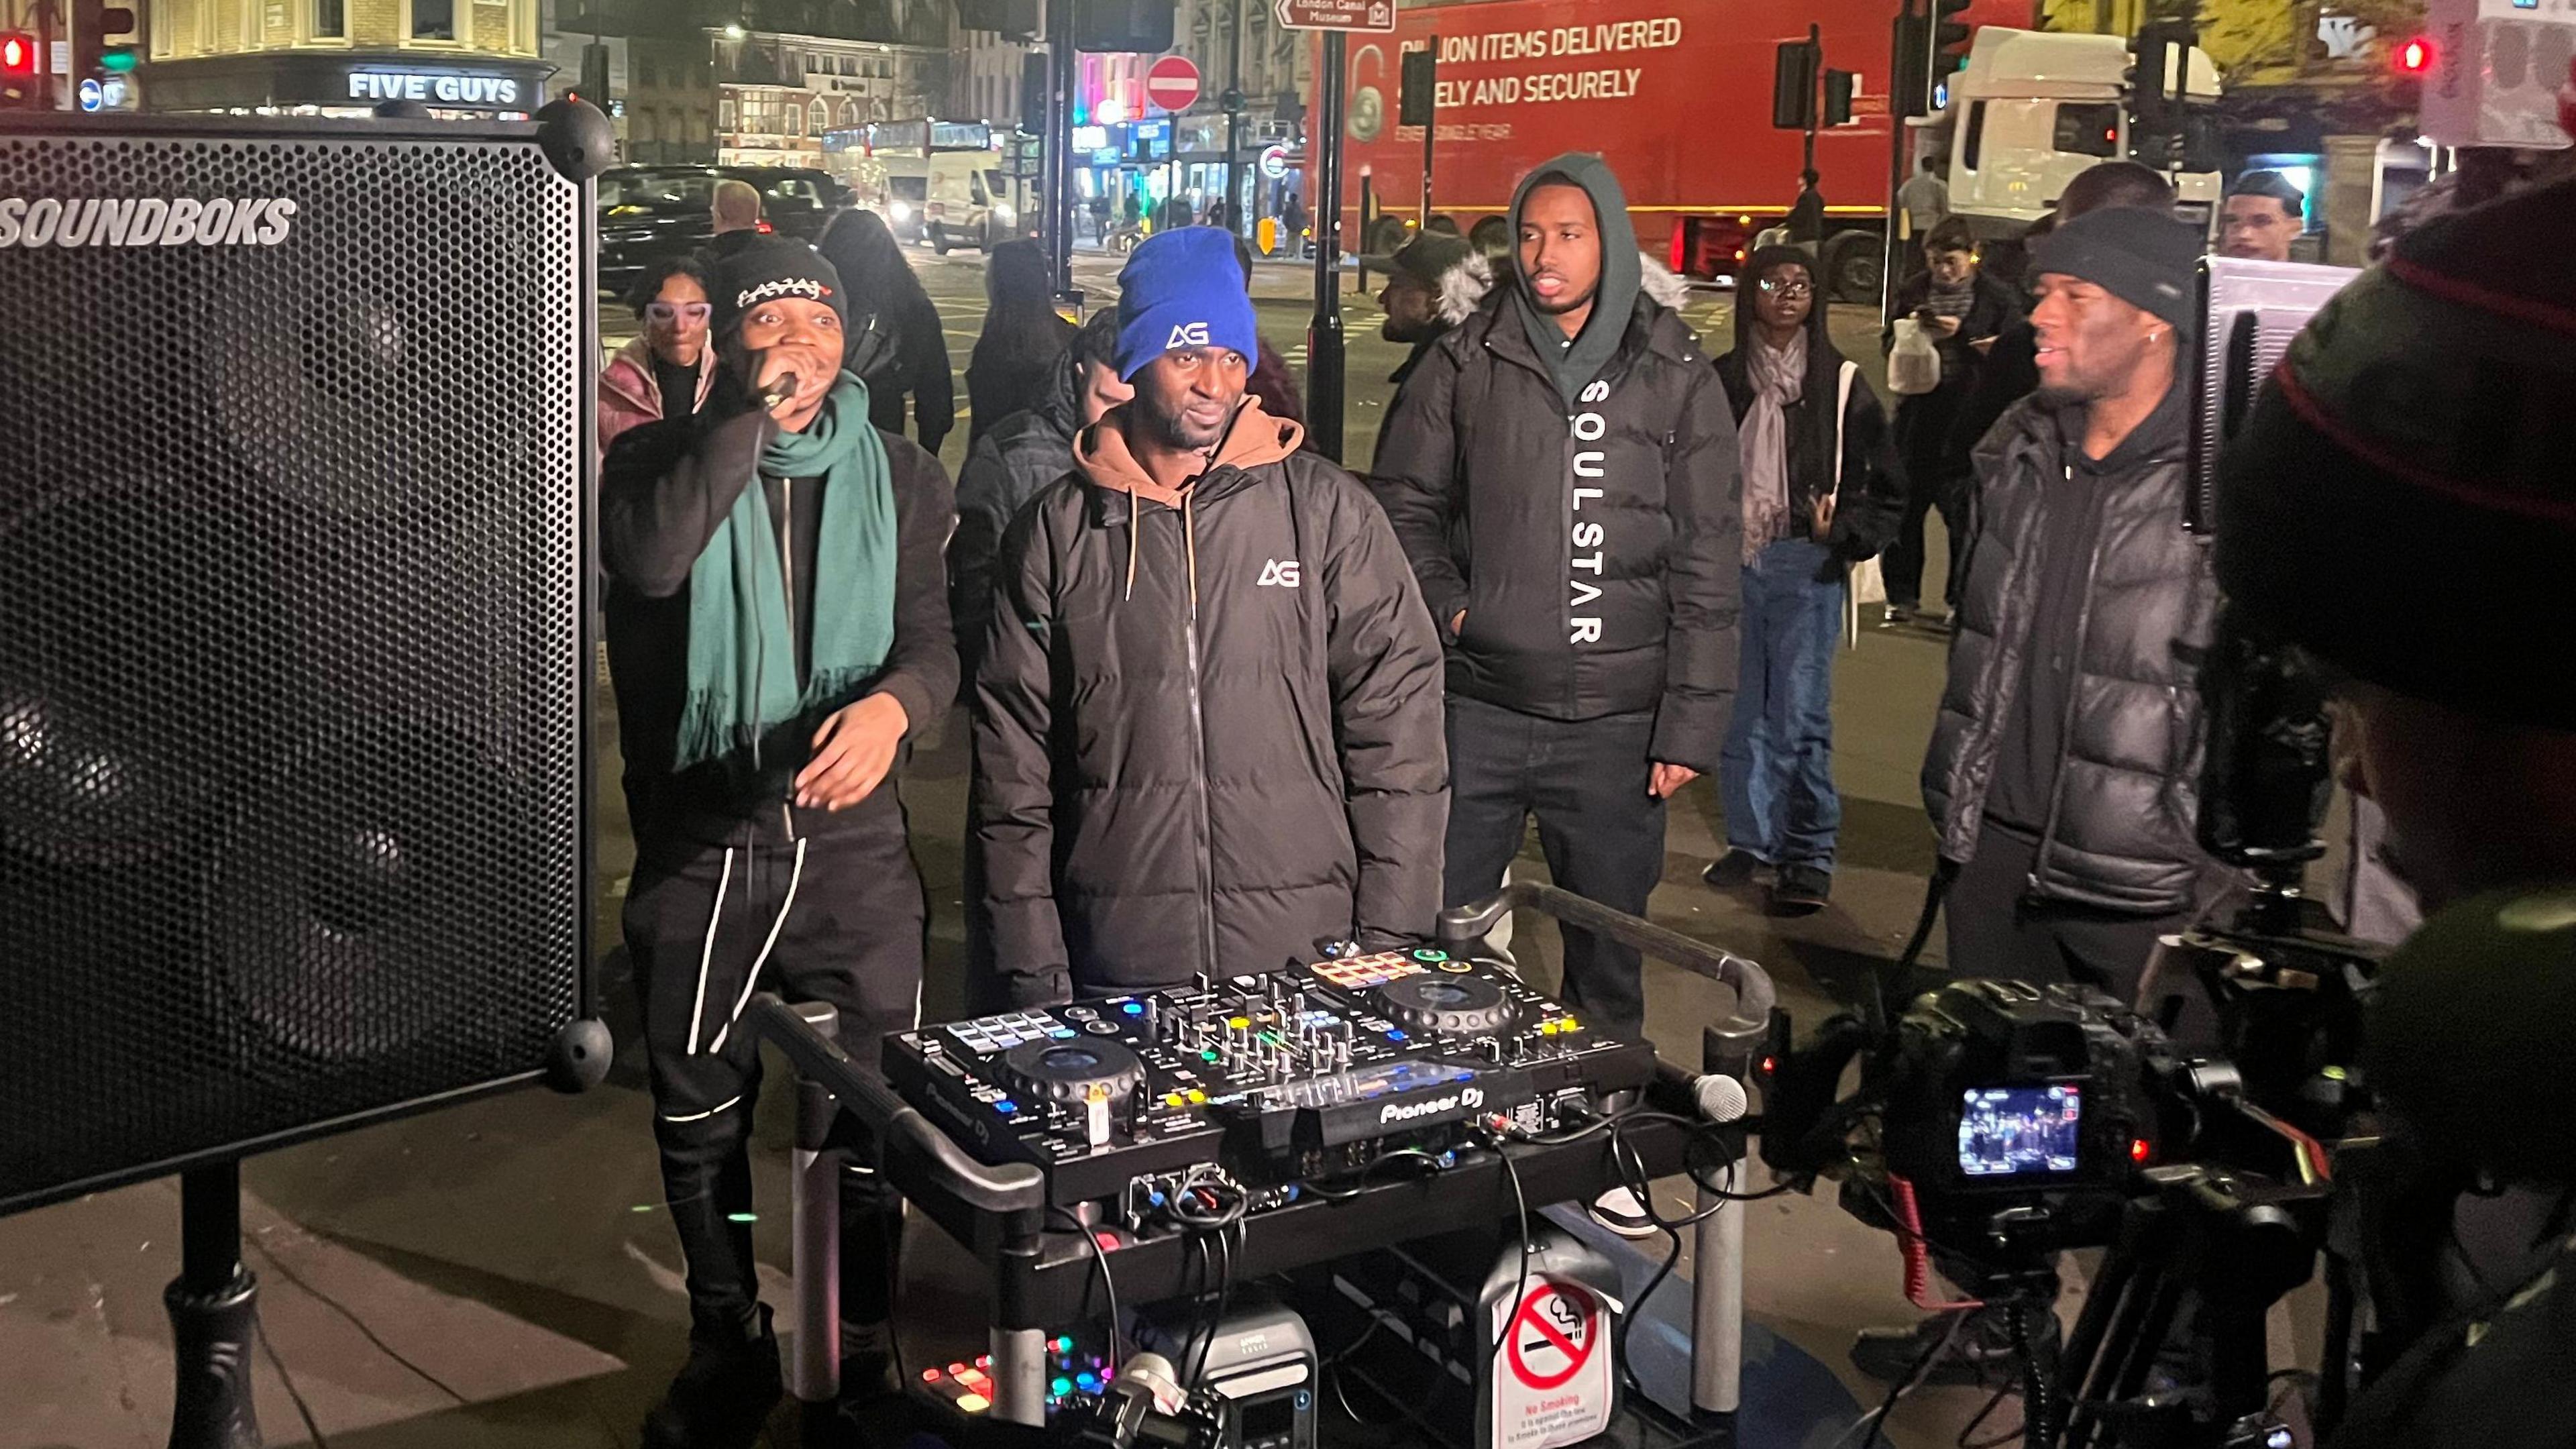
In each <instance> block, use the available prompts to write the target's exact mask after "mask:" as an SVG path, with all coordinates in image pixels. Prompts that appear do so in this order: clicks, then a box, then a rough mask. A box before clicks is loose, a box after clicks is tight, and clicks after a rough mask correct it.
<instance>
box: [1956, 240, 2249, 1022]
mask: <svg viewBox="0 0 2576 1449" xmlns="http://www.w3.org/2000/svg"><path fill="white" fill-rule="evenodd" d="M2200 255H2201V252H2200V243H2199V239H2198V237H2197V235H2196V234H2194V233H2193V231H2192V229H2191V228H2190V227H2189V226H2187V225H2185V224H2183V223H2181V222H2178V221H2175V220H2173V219H2172V218H2171V217H2170V216H2169V215H2166V214H2163V213H2159V212H2151V211H2145V210H2140V209H2137V208H2132V207H2114V208H2112V209H2110V210H2107V211H2097V212H2092V213H2088V214H2087V215H2085V216H2083V217H2079V218H2077V219H2076V220H2075V221H2072V222H2069V223H2067V224H2066V225H2064V226H2061V227H2059V228H2058V229H2057V230H2056V231H2055V232H2054V233H2052V234H2051V235H2050V236H2049V237H2048V238H2047V240H2045V241H2043V242H2042V243H2041V244H2040V248H2039V251H2038V252H2037V253H2036V254H2035V255H2034V256H2033V258H2032V267H2033V269H2034V271H2035V272H2036V273H2037V275H2038V279H2039V286H2038V296H2039V305H2038V306H2037V307H2036V308H2035V309H2034V310H2033V312H2032V314H2031V320H2032V323H2033V325H2034V327H2035V328H2036V331H2037V336H2038V340H2039V349H2040V391H2039V392H2038V393H2036V394H2034V395H2033V396H2031V397H2029V398H2026V399H2024V400H2023V401H2022V402H2020V403H2017V404H2015V405H2014V407H2013V410H2012V411H2011V412H2008V413H2006V414H2005V415H2004V419H2003V421H2002V422H2001V423H1999V424H1998V425H1997V426H1996V428H1995V430H1994V432H1992V433H1991V434H1989V435H1988V436H1987V438H1986V441H1985V443H1984V445H1983V446H1982V447H1980V448H1979V449H1978V452H1977V476H1978V481H1979V484H1980V486H1981V487H1982V489H1983V490H1984V494H1985V499H1986V507H1985V510H1984V513H1983V516H1982V518H1981V520H1980V525H1981V526H1980V529H1979V532H1978V534H1977V537H1976V539H1975V543H1974V550H1975V559H1974V562H1973V564H1972V565H1971V568H1970V572H1969V577H1968V581H1967V587H1966V589H1965V591H1964V592H1963V594H1962V597H1961V603H1960V619H1959V626H1958V632H1957V635H1956V637H1955V638H1954V639H1953V641H1952V643H1951V646H1950V671H1949V673H1950V677H1949V685H1948V687H1947V689H1946V690H1945V691H1944V692H1943V695H1942V701H1941V712H1940V715H1939V718H1938V720H1937V722H1936V723H1935V724H1934V726H1933V732H1932V743H1931V748H1930V749H1929V751H1928V752H1927V753H1926V755H1925V757H1924V762H1923V796H1924V804H1925V806H1926V808H1927V809H1928V810H1929V811H1930V813H1931V816H1932V820H1933V824H1934V826H1935V828H1936V829H1937V831H1938V832H1939V836H1940V845H1941V857H1942V859H1943V860H1945V861H1948V862H1950V863H1952V864H1953V865H1954V866H1956V867H1957V875H1956V879H1955V880H1954V881H1953V882H1952V884H1951V887H1950V891H1949V895H1948V920H1949V940H1950V959H1951V960H1952V961H1958V962H1973V963H1975V969H1976V971H1977V973H1978V974H1980V975H1985V976H2003V977H2011V978H2014V979H2019V980H2030V981H2038V982H2059V981H2070V980H2071V981H2075V982H2079V983H2081V984H2083V985H2087V986H2094V987H2099V988H2101V989H2104V990H2107V991H2110V992H2111V993H2112V994H2114V995H2116V996H2121V997H2124V998H2125V997H2128V996H2130V995H2133V994H2134V990H2135V987H2136V984H2137V979H2138V973H2139V970H2140V968H2141V967H2142V966H2143V965H2144V964H2145V961H2146V954H2147V951H2148V950H2149V949H2150V948H2151V947H2152V946H2153V945H2154V944H2155V940H2156V938H2157V937H2158V936H2159V935H2162V934H2164V933H2166V932H2169V931H2173V930H2176V929H2179V928H2180V927H2181V926H2183V925H2185V924H2187V923H2188V921H2189V919H2190V916H2191V913H2192V910H2193V908H2194V907H2195V906H2196V905H2197V904H2198V903H2199V902H2200V901H2201V899H2202V898H2203V895H2204V893H2205V891H2206V889H2207V887H2208V886H2209V885H2210V882H2211V877H2212V874H2213V866H2212V863H2211V861H2210V860H2209V858H2208V857H2207V856H2206V855H2204V854H2203V853H2202V852H2201V850H2200V847H2199V845H2198V844H2197V843H2196V840H2195V837H2194V825H2195V817H2196V815H2197V807H2196V803H2195V801H2196V794H2197V791H2196V776H2195V771H2194V770H2192V769H2191V768H2189V767H2188V762H2189V760H2190V758H2191V757H2192V755H2193V753H2194V752H2195V750H2196V748H2197V743H2198V739H2199V711H2200V702H2199V696H2198V694H2197V692H2196V690H2195V689H2194V687H2193V684H2194V675H2193V669H2194V667H2195V666H2194V661H2196V660H2198V659H2199V658H2200V656H2201V654H2202V653H2203V652H2204V651H2205V650H2206V648H2207V646H2208V642H2209V626H2210V618H2211V615H2212V613H2213V612H2214V611H2215V609H2216V606H2217V589H2216V586H2215V585H2214V584H2213V582H2212V581H2211V578H2210V574H2209V559H2208V549H2207V547H2206V545H2205V544H2204V542H2203V541H2202V540H2201V539H2199V538H2197V537H2196V536H2194V535H2192V534H2189V533H2186V532H2184V531H2183V528H2182V524H2181V519H2182V510H2183V490H2184V488H2185V486H2186V482H2185V478H2184V471H2185V462H2186V454H2187V453H2188V451H2189V448H2188V445H2187V439H2186V436H2185V434H2186V420H2187V417H2188V414H2189V406H2188V403H2189V399H2188V397H2187V396H2186V394H2187V392H2188V388H2187V387H2185V386H2184V385H2182V384H2181V383H2180V382H2178V381H2177V376H2178V373H2177V368H2178V367H2179V363H2178V362H2177V360H2176V359H2177V356H2178V355H2179V348H2180V336H2181V334H2182V333H2183V332H2184V331H2185V330H2187V329H2188V328H2189V327H2190V326H2191V321H2192V318H2191V312H2192V281H2191V277H2192V269H2193V267H2194V266H2195V265H2197V263H2198V262H2199V259H2200Z"/></svg>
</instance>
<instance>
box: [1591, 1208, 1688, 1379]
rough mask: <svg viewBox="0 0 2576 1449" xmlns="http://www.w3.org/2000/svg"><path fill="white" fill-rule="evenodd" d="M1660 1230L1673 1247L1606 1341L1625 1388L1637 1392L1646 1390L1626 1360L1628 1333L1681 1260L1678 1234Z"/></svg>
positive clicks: (1667, 1229)
mask: <svg viewBox="0 0 2576 1449" xmlns="http://www.w3.org/2000/svg"><path fill="white" fill-rule="evenodd" d="M1661 1231H1662V1232H1663V1235H1664V1236H1665V1237H1667V1238H1670V1239H1672V1240H1673V1250H1672V1251H1671V1252H1669V1253H1666V1254H1665V1255H1664V1261H1663V1265H1662V1266H1661V1267H1658V1268H1657V1269H1655V1276H1653V1277H1652V1278H1649V1279H1647V1280H1646V1290H1645V1291H1644V1292H1642V1293H1640V1294H1638V1295H1637V1301H1636V1302H1635V1303H1633V1304H1631V1305H1630V1306H1629V1308H1628V1311H1627V1312H1626V1313H1625V1314H1623V1315H1621V1316H1620V1319H1619V1329H1618V1332H1617V1333H1616V1334H1614V1335H1613V1336H1612V1341H1611V1344H1610V1351H1611V1352H1613V1353H1615V1354H1617V1355H1618V1356H1619V1372H1620V1374H1621V1375H1623V1376H1624V1377H1625V1378H1626V1379H1627V1381H1628V1387H1629V1388H1630V1389H1632V1390H1634V1391H1636V1392H1638V1393H1641V1394H1642V1393H1644V1392H1645V1391H1646V1385H1645V1380H1643V1379H1640V1378H1638V1377H1637V1366H1636V1365H1635V1364H1633V1363H1631V1362H1629V1361H1628V1332H1629V1330H1630V1329H1632V1328H1634V1327H1636V1325H1637V1320H1638V1319H1639V1318H1641V1317H1643V1316H1644V1315H1645V1312H1646V1303H1647V1301H1648V1300H1650V1299H1652V1298H1653V1297H1654V1296H1655V1290H1656V1289H1658V1288H1661V1287H1663V1286H1664V1280H1665V1279H1666V1278H1669V1277H1671V1276H1672V1275H1673V1268H1674V1267H1675V1265H1677V1264H1679V1263H1680V1262H1681V1260H1682V1235H1681V1234H1680V1233H1677V1232H1675V1231H1673V1230H1672V1229H1671V1228H1664V1229H1662V1230H1661ZM1702 1271H1703V1272H1704V1271H1706V1270H1705V1269H1703V1270H1702Z"/></svg>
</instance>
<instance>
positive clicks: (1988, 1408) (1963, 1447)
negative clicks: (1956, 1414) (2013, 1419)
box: [1950, 1384, 2030, 1449]
mask: <svg viewBox="0 0 2576 1449" xmlns="http://www.w3.org/2000/svg"><path fill="white" fill-rule="evenodd" d="M2015 1392H2016V1390H2015V1389H2014V1387H2013V1386H2012V1385H2011V1384H2005V1385H2004V1386H2002V1387H2001V1388H1998V1389H1996V1390H1995V1391H1994V1392H1993V1393H1992V1394H1990V1395H1988V1396H1987V1398H1986V1402H1985V1407H1983V1408H1981V1409H1979V1410H1977V1413H1976V1417H1975V1418H1972V1419H1970V1420H1969V1421H1968V1422H1967V1423H1965V1424H1963V1425H1961V1426H1960V1428H1959V1437H1958V1438H1956V1439H1953V1440H1951V1441H1950V1442H1951V1444H1952V1446H1953V1449H2003V1446H2005V1445H2006V1444H2009V1443H2011V1442H2012V1441H2014V1440H2015V1439H2018V1438H2021V1437H2022V1436H2023V1435H2024V1434H2025V1433H2028V1432H2029V1414H2030V1410H2029V1406H2027V1405H2024V1406H2023V1409H2022V1415H2023V1422H2021V1423H2019V1424H2015V1425H2013V1426H2012V1427H2011V1428H2009V1429H2007V1430H2005V1431H2004V1432H2002V1433H2000V1434H1997V1435H1996V1436H1995V1437H1993V1438H1991V1439H1979V1440H1976V1441H1974V1442H1973V1443H1972V1442H1970V1440H1969V1437H1968V1436H1969V1435H1971V1434H1974V1433H1976V1432H1977V1426H1978V1425H1980V1424H1983V1423H1984V1422H1986V1416H1987V1415H1989V1414H1992V1413H1993V1412H1994V1411H1995V1410H1996V1409H1998V1408H2001V1407H2002V1406H2003V1402H2004V1400H2006V1399H2009V1398H2011V1397H2013V1395H2014V1393H2015Z"/></svg>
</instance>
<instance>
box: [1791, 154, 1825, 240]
mask: <svg viewBox="0 0 2576 1449" xmlns="http://www.w3.org/2000/svg"><path fill="white" fill-rule="evenodd" d="M1823 179H1824V178H1823V177H1821V176H1818V175H1817V174H1816V173H1815V172H1814V171H1812V170H1810V171H1801V172H1799V173H1798V199H1797V200H1795V201H1793V202H1790V203H1789V215H1788V218H1787V219H1786V220H1785V221H1784V222H1783V223H1782V224H1783V225H1784V226H1786V227H1787V228H1788V229H1789V240H1790V241H1791V242H1793V243H1795V244H1797V245H1798V246H1801V247H1804V248H1806V250H1807V255H1809V256H1814V255H1815V254H1816V251H1817V249H1818V248H1820V247H1822V246H1823V245H1824V244H1825V193H1824V192H1822V191H1821V190H1818V189H1817V183H1818V182H1821V181H1822V180H1823Z"/></svg>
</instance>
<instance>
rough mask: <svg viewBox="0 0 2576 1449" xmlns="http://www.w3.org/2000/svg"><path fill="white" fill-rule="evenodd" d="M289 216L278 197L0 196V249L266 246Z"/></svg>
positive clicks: (290, 204) (276, 239) (282, 235)
mask: <svg viewBox="0 0 2576 1449" xmlns="http://www.w3.org/2000/svg"><path fill="white" fill-rule="evenodd" d="M295 211H296V207H295V203H294V201H292V200H291V199H289V198H286V197H282V196H266V197H252V196H243V197H231V196H218V197H213V198H211V199H208V200H204V201H200V200H198V199H197V198H195V197H193V196H172V197H161V196H144V197H114V198H103V197H74V198H72V199H70V200H68V201H66V200H63V199H60V198H57V197H52V196H38V197H32V198H31V197H24V196H0V247H47V246H51V247H149V246H164V247H175V246H185V245H187V244H188V243H190V242H194V243H195V244H197V245H198V246H201V247H215V246H232V247H240V246H254V247H273V246H276V245H277V244H278V243H280V242H282V241H284V240H286V236H287V233H288V232H289V231H290V230H292V229H293V226H294V221H295Z"/></svg>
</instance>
